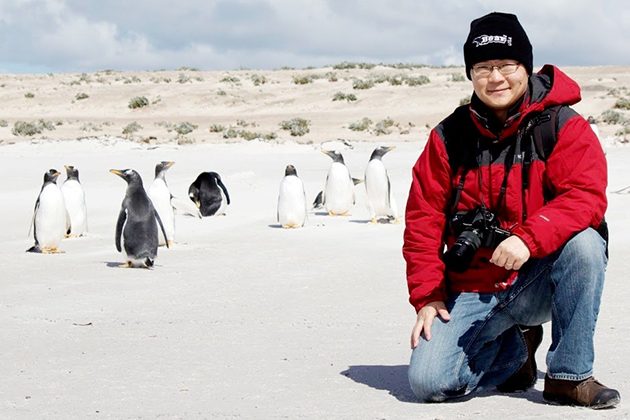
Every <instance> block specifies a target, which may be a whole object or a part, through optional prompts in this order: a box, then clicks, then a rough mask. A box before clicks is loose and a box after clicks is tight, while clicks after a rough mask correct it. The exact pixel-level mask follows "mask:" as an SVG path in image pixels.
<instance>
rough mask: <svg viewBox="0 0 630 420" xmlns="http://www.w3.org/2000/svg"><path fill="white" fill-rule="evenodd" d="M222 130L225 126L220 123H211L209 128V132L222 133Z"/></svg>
mask: <svg viewBox="0 0 630 420" xmlns="http://www.w3.org/2000/svg"><path fill="white" fill-rule="evenodd" d="M223 130H225V127H223V126H222V125H221V124H212V125H211V126H210V128H209V131H210V132H211V133H222V132H223Z"/></svg>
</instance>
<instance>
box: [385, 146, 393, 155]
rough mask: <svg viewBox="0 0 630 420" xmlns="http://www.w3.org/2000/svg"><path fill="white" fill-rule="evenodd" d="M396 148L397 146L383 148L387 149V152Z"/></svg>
mask: <svg viewBox="0 0 630 420" xmlns="http://www.w3.org/2000/svg"><path fill="white" fill-rule="evenodd" d="M395 148H396V146H384V147H383V149H384V150H385V153H387V152H391V151H392V150H394V149H395Z"/></svg>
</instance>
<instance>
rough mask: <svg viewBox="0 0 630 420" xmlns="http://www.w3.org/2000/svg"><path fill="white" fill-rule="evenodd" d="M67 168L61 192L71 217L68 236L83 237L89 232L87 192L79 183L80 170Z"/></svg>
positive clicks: (69, 166) (68, 166)
mask: <svg viewBox="0 0 630 420" xmlns="http://www.w3.org/2000/svg"><path fill="white" fill-rule="evenodd" d="M65 168H66V180H65V181H64V183H63V185H62V186H61V192H62V193H63V199H64V201H65V203H66V210H68V216H70V230H69V231H68V232H66V236H83V235H85V234H87V230H88V229H87V207H86V205H85V192H84V191H83V187H82V186H81V183H80V182H79V170H78V169H77V168H75V167H74V166H72V165H65Z"/></svg>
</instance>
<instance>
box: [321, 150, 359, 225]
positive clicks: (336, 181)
mask: <svg viewBox="0 0 630 420" xmlns="http://www.w3.org/2000/svg"><path fill="white" fill-rule="evenodd" d="M322 152H323V153H324V154H326V155H328V156H330V158H331V159H332V160H333V161H332V164H331V165H330V169H329V170H328V175H327V176H326V185H325V187H324V194H323V197H322V201H323V203H324V207H325V208H326V211H327V212H328V214H329V215H331V216H341V215H349V214H350V209H351V208H352V206H353V205H354V185H355V182H354V180H353V179H352V177H351V176H350V171H349V170H348V168H347V167H346V165H345V163H344V161H343V156H342V155H341V153H339V152H337V151H335V150H323V151H322Z"/></svg>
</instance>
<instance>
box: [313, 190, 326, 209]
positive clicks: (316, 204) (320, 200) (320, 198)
mask: <svg viewBox="0 0 630 420" xmlns="http://www.w3.org/2000/svg"><path fill="white" fill-rule="evenodd" d="M323 206H324V191H323V190H322V191H320V192H318V193H317V196H316V197H315V200H313V208H314V209H319V208H322V207H323Z"/></svg>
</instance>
